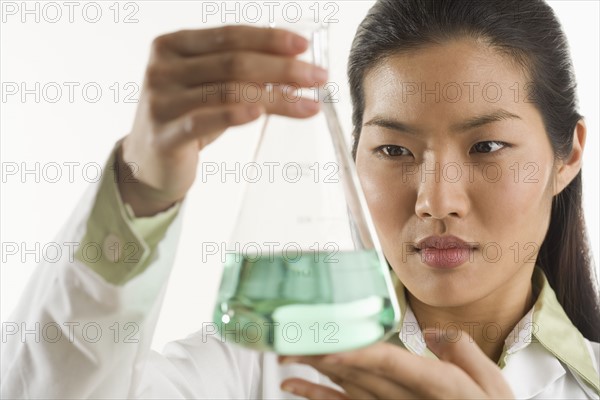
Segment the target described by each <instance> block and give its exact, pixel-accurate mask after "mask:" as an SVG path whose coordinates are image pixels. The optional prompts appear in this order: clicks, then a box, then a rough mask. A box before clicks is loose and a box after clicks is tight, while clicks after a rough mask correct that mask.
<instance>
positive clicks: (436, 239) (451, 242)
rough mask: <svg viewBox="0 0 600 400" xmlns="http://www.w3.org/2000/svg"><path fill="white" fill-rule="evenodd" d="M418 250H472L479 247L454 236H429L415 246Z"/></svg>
mask: <svg viewBox="0 0 600 400" xmlns="http://www.w3.org/2000/svg"><path fill="white" fill-rule="evenodd" d="M415 247H416V248H417V249H418V250H424V249H428V248H434V249H439V250H443V249H470V248H475V247H477V246H476V245H475V242H465V241H464V240H462V239H461V238H459V237H456V236H453V235H444V236H428V237H426V238H424V239H421V240H420V241H419V242H417V245H416V246H415Z"/></svg>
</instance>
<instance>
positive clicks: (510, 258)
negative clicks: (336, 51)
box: [356, 40, 555, 307]
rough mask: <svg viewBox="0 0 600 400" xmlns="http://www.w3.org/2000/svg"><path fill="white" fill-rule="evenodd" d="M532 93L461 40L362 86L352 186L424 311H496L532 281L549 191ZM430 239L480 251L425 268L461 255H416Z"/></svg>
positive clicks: (383, 66) (515, 73)
mask: <svg viewBox="0 0 600 400" xmlns="http://www.w3.org/2000/svg"><path fill="white" fill-rule="evenodd" d="M528 89H529V86H528V83H527V78H526V77H525V76H524V74H523V73H522V71H521V70H520V69H519V68H518V67H516V66H515V65H514V64H511V63H510V62H509V61H508V59H507V58H505V57H504V56H502V55H500V54H498V53H496V52H494V51H493V50H491V49H490V48H488V47H486V46H484V45H482V44H477V43H475V42H472V41H467V40H460V41H454V42H451V43H448V44H445V45H440V46H432V47H428V48H425V49H422V50H417V51H414V52H410V53H408V54H402V55H400V54H399V55H395V56H391V57H389V58H387V59H386V60H385V61H383V62H381V63H380V64H379V65H378V66H377V67H376V68H374V69H372V70H371V71H370V72H369V73H368V74H367V75H366V76H365V81H364V90H365V109H364V115H363V125H362V131H361V135H360V140H359V143H358V147H357V154H356V166H357V171H358V175H359V178H360V181H361V184H362V186H363V189H364V191H365V194H366V198H367V203H368V205H369V210H370V212H371V215H372V217H373V219H374V223H375V226H376V230H377V233H378V235H379V238H380V241H381V244H382V246H383V250H384V253H385V255H386V258H387V260H388V261H389V263H390V265H391V266H392V268H393V269H394V271H395V272H396V274H397V275H398V277H399V278H400V280H401V281H402V282H403V283H404V285H405V286H406V288H407V289H408V290H409V292H410V293H411V294H412V295H413V296H415V297H416V298H417V299H419V300H420V301H422V302H424V303H426V304H428V305H431V306H436V307H441V306H444V307H453V306H463V305H467V304H471V303H474V302H476V301H478V300H482V299H484V298H487V299H488V300H493V299H495V300H498V299H499V298H502V296H504V295H506V294H507V291H509V290H511V288H512V289H514V287H515V285H516V286H520V287H523V285H524V284H526V283H527V284H528V282H529V280H530V278H531V271H532V268H533V266H534V262H535V259H536V255H537V252H538V250H539V247H540V245H541V243H542V241H543V239H544V236H545V234H546V231H547V229H548V224H549V218H550V209H551V202H552V196H553V195H554V187H555V186H554V184H553V179H554V178H553V176H554V174H553V164H554V163H553V160H554V158H553V153H552V149H551V145H550V142H549V140H548V138H547V136H546V132H545V129H544V125H543V122H542V119H541V115H540V113H539V112H538V111H537V110H536V109H535V107H534V105H533V104H532V103H530V102H529V99H528V96H529V95H530V93H528ZM431 235H441V236H446V235H454V236H456V237H458V238H460V239H462V240H463V241H465V242H468V243H471V244H473V245H474V246H476V247H475V248H473V249H471V250H467V255H468V257H469V259H467V260H466V261H465V262H463V263H462V264H460V265H458V266H453V267H440V266H432V263H431V262H430V263H427V262H426V261H427V257H426V256H425V255H426V254H433V257H434V258H435V257H436V256H435V254H437V259H438V261H439V260H440V257H441V258H443V259H448V260H449V261H452V260H456V255H455V254H454V253H451V252H439V251H437V252H436V250H432V249H430V250H420V251H417V250H416V249H415V248H414V246H415V245H416V244H417V242H419V241H420V240H421V239H424V238H426V237H428V236H431ZM442 261H443V260H442ZM433 264H434V263H433Z"/></svg>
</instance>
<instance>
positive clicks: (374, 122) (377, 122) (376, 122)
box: [363, 109, 521, 135]
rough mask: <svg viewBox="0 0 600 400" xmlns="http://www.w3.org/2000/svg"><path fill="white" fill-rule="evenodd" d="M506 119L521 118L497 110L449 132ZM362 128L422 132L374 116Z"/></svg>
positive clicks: (454, 126) (410, 132)
mask: <svg viewBox="0 0 600 400" xmlns="http://www.w3.org/2000/svg"><path fill="white" fill-rule="evenodd" d="M507 119H521V117H519V116H518V115H516V114H513V113H511V112H509V111H506V110H503V109H498V110H494V111H492V112H490V113H487V114H482V115H477V116H474V117H471V118H469V119H467V120H465V121H462V122H460V123H457V124H454V125H452V126H451V127H450V130H452V131H454V132H461V131H468V130H470V129H475V128H479V127H481V126H484V125H487V124H491V123H493V122H497V121H503V120H507ZM363 126H379V127H382V128H386V129H391V130H394V131H398V132H403V133H408V134H411V135H418V134H420V133H422V130H421V129H419V128H417V127H415V126H412V125H410V124H407V123H405V122H402V121H398V120H395V119H389V118H385V117H382V116H375V117H374V118H372V119H371V120H369V121H367V122H365V123H364V124H363Z"/></svg>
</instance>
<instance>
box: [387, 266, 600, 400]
mask: <svg viewBox="0 0 600 400" xmlns="http://www.w3.org/2000/svg"><path fill="white" fill-rule="evenodd" d="M390 275H391V277H392V282H393V284H394V287H395V289H396V295H397V298H398V303H399V306H400V312H401V317H400V326H401V327H402V328H401V329H400V331H399V332H398V336H397V338H399V340H400V341H401V342H402V345H404V347H406V348H407V349H408V350H409V351H411V352H412V353H415V354H419V355H423V356H425V357H429V358H437V357H436V356H435V354H433V353H432V352H431V351H430V350H429V349H428V348H427V347H426V345H425V341H424V340H423V335H422V332H421V330H420V327H419V325H418V322H417V319H416V317H415V315H414V313H413V312H412V310H411V308H410V306H409V305H408V302H407V300H406V292H405V287H404V285H403V284H402V282H400V280H399V279H398V277H397V276H396V274H395V273H393V272H390ZM532 283H533V285H534V286H535V288H536V289H537V290H536V291H537V292H538V293H539V294H538V297H537V299H536V302H535V304H534V306H533V308H532V309H531V310H530V311H529V312H528V313H527V314H526V315H525V316H524V317H523V318H522V319H521V320H520V321H519V322H518V323H517V325H516V326H515V328H514V330H513V332H511V333H510V334H509V335H508V337H507V339H506V341H505V344H504V350H503V352H502V356H501V357H500V363H499V366H500V367H501V368H503V374H505V376H506V377H507V378H510V376H512V375H515V376H514V378H515V379H516V378H519V379H518V380H519V381H523V379H530V380H528V382H530V384H529V385H525V386H521V385H520V387H521V388H522V389H519V390H523V393H519V396H518V397H521V395H522V396H523V397H529V396H531V395H535V393H536V391H539V388H540V385H539V383H540V382H545V383H546V384H550V383H551V382H554V381H555V380H556V379H558V378H559V377H560V376H562V375H564V374H565V369H564V367H563V366H562V364H561V362H562V363H564V364H565V365H566V366H567V367H568V368H569V369H570V370H571V372H572V373H573V374H574V375H576V378H578V380H583V381H584V382H585V383H586V384H588V385H590V386H591V387H592V388H594V390H595V391H596V392H597V391H600V382H599V380H600V379H599V376H598V372H597V371H596V369H595V367H594V363H593V361H592V358H591V355H590V353H589V351H588V348H587V345H586V343H585V341H584V337H583V335H582V334H581V332H579V330H578V329H577V328H576V327H575V326H574V325H573V323H572V322H571V321H570V319H569V317H568V316H567V314H566V313H565V311H564V310H563V308H562V306H561V305H560V303H559V302H558V300H557V298H556V295H555V293H554V290H553V289H552V287H551V286H550V284H549V283H548V280H547V279H546V276H545V275H544V272H543V271H542V269H541V268H540V267H539V266H536V267H535V268H534V272H533V276H532ZM532 335H533V336H532ZM394 336H396V335H394ZM527 347H529V348H528V351H527V352H522V351H521V350H523V349H525V348H527ZM544 350H545V351H544ZM548 352H549V353H550V354H548ZM542 353H544V354H545V355H544V356H543V358H544V367H543V368H540V367H539V366H540V365H541V364H540V363H539V361H540V360H541V358H539V357H542ZM532 356H539V357H537V358H536V359H535V365H536V366H535V368H525V369H524V368H522V365H523V364H521V362H518V363H517V364H520V365H521V367H519V370H518V371H516V370H514V368H515V366H516V365H515V363H514V362H515V361H517V360H519V361H523V362H526V361H527V360H525V359H524V357H526V358H529V359H530V361H534V360H533V359H531V357H532ZM509 359H510V361H511V362H510V363H509V362H508V360H509ZM546 359H547V360H546ZM509 364H513V365H512V366H511V367H509ZM525 365H527V364H525ZM529 365H532V364H529ZM523 374H525V375H527V376H525V375H523ZM536 382H537V384H536Z"/></svg>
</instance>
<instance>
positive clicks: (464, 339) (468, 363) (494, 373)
mask: <svg viewBox="0 0 600 400" xmlns="http://www.w3.org/2000/svg"><path fill="white" fill-rule="evenodd" d="M458 332H459V334H458V335H457V336H456V337H452V338H449V337H448V336H447V334H446V333H445V332H443V331H439V330H436V329H426V330H425V331H423V336H424V339H425V342H426V343H427V347H429V348H430V349H431V351H433V353H434V354H435V355H437V356H438V357H439V359H440V360H443V361H448V362H450V363H452V364H454V365H456V366H457V367H459V368H460V369H462V370H463V371H464V372H465V373H467V374H468V375H469V376H470V377H471V379H473V380H474V381H475V382H476V383H477V384H478V385H479V386H480V387H481V388H482V389H483V390H484V391H485V392H486V393H488V394H490V395H492V396H505V397H506V396H508V397H512V393H511V391H510V389H509V388H508V385H507V383H506V381H505V380H504V377H503V376H502V373H501V371H500V368H498V366H497V365H496V363H495V362H494V361H492V360H491V359H490V358H489V357H488V356H487V355H486V354H485V353H484V352H483V351H482V350H481V348H479V346H478V345H477V343H476V342H475V340H473V338H472V337H471V336H470V335H469V334H468V333H467V332H464V331H458ZM453 336H455V335H453Z"/></svg>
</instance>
